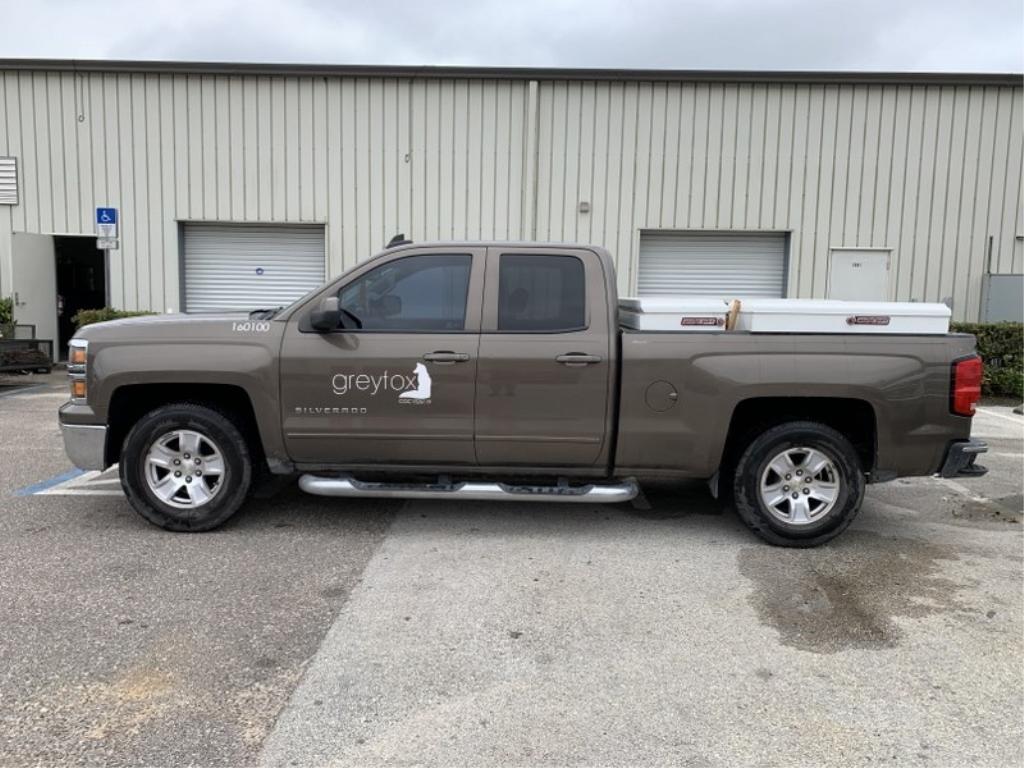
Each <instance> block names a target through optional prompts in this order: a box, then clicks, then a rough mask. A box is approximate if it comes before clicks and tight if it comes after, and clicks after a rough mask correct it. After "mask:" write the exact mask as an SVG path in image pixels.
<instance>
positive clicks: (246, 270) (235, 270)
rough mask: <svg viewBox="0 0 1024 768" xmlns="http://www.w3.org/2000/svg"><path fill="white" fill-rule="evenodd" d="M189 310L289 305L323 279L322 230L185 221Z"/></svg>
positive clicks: (306, 226)
mask: <svg viewBox="0 0 1024 768" xmlns="http://www.w3.org/2000/svg"><path fill="white" fill-rule="evenodd" d="M182 229H183V233H182V234H183V239H184V254H185V263H184V270H185V280H184V282H185V301H184V310H185V311H186V312H215V311H218V310H236V309H237V310H251V309H257V308H262V307H278V306H284V305H286V304H289V303H290V302H292V301H294V300H295V299H297V298H299V297H300V296H302V294H304V293H306V292H307V291H310V290H312V289H313V288H316V287H317V286H318V285H320V284H322V283H323V282H324V278H325V275H326V270H325V264H326V254H325V250H324V228H323V226H321V225H311V224H282V225H271V224H259V225H253V224H205V223H204V224H199V223H195V224H185V225H184V226H183V228H182Z"/></svg>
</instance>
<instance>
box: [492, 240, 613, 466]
mask: <svg viewBox="0 0 1024 768" xmlns="http://www.w3.org/2000/svg"><path fill="white" fill-rule="evenodd" d="M606 291H607V287H606V279H605V275H604V270H603V267H602V264H601V260H600V259H599V258H598V256H597V254H595V253H593V252H592V251H587V250H583V249H579V250H577V249H561V248H548V249H544V248H542V247H536V248H534V247H531V248H505V247H492V248H489V249H488V253H487V277H486V288H485V292H484V314H483V324H482V327H481V335H480V361H479V364H478V370H477V389H476V454H477V461H478V462H479V463H480V464H482V465H490V466H516V465H520V466H528V467H550V466H565V467H587V466H592V465H594V464H598V463H603V462H604V461H605V460H606V457H607V444H606V437H607V431H608V423H609V418H610V409H609V392H610V386H611V383H610V380H611V373H612V371H613V366H614V358H613V351H612V347H611V333H612V330H613V329H612V328H610V327H609V322H610V321H609V313H608V311H607V306H606V304H605V302H606V301H607V297H606Z"/></svg>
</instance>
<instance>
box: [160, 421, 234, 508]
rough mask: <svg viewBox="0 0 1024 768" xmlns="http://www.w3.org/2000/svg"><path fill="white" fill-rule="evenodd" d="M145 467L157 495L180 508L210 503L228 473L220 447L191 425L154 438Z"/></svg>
mask: <svg viewBox="0 0 1024 768" xmlns="http://www.w3.org/2000/svg"><path fill="white" fill-rule="evenodd" d="M144 470H145V475H146V484H147V485H148V486H149V490H150V491H152V493H153V495H154V496H156V497H157V498H158V499H160V501H162V502H163V503H164V504H167V505H169V506H172V507H177V508H178V509H196V508H198V507H202V506H204V505H206V504H209V503H210V501H211V500H212V499H213V498H214V497H215V496H216V495H217V493H218V492H219V491H220V489H221V488H222V487H223V485H224V476H225V473H226V469H225V466H224V455H223V453H221V450H220V447H219V446H218V445H217V444H216V443H215V442H214V441H213V440H211V439H210V438H209V437H207V436H206V435H204V434H202V433H201V432H196V431H195V430H191V429H175V430H173V431H171V432H166V433H164V434H163V435H161V436H160V437H159V438H157V439H156V440H154V441H153V443H152V444H151V445H150V447H149V450H148V451H147V452H146V457H145V464H144Z"/></svg>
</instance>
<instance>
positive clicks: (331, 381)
mask: <svg viewBox="0 0 1024 768" xmlns="http://www.w3.org/2000/svg"><path fill="white" fill-rule="evenodd" d="M483 270H484V250H483V249H473V248H449V249H425V250H424V251H416V252H413V253H409V252H408V251H403V252H400V253H398V254H395V255H394V256H392V257H385V258H384V259H383V260H375V261H374V262H372V263H371V264H368V265H367V266H366V267H364V268H363V269H361V270H359V271H357V272H356V273H354V274H353V276H352V277H351V279H348V280H346V281H345V282H344V283H343V284H341V285H340V287H339V290H338V298H339V304H340V306H341V307H342V308H343V310H344V311H345V319H344V320H343V325H346V326H348V327H346V328H338V329H337V330H335V331H333V332H329V333H317V332H315V331H313V330H312V328H311V327H310V326H309V325H308V314H309V312H310V311H311V310H312V309H314V308H315V307H307V308H305V309H304V310H303V311H302V312H300V313H297V314H296V315H295V316H293V318H292V320H291V321H289V323H288V328H287V330H286V331H285V339H284V345H283V348H282V355H281V399H282V408H283V416H282V423H283V426H284V433H285V440H286V442H287V445H288V450H289V453H290V454H291V456H292V458H293V459H294V460H295V461H297V462H301V463H305V464H317V465H325V466H329V465H351V464H361V463H365V464H419V465H432V466H433V465H460V464H461V465H471V464H474V463H475V461H476V457H475V453H474V446H473V393H474V388H475V385H476V371H477V353H478V346H479V339H480V335H479V334H480V298H481V295H482V292H483ZM360 324H361V327H355V326H356V325H360Z"/></svg>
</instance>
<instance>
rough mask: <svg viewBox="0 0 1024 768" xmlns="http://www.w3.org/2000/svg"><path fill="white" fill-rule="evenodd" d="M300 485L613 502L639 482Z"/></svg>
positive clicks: (426, 495)
mask: <svg viewBox="0 0 1024 768" xmlns="http://www.w3.org/2000/svg"><path fill="white" fill-rule="evenodd" d="M299 487H300V488H301V489H302V490H304V491H305V492H306V493H312V494H314V495H316V496H346V497H362V498H364V499H365V498H371V497H372V498H388V499H447V498H451V499H458V500H462V499H466V500H471V501H562V502H577V503H583V502H585V503H589V504H614V503H616V502H620V501H631V500H632V499H634V498H635V497H636V496H637V494H638V493H640V486H638V485H637V483H636V480H634V479H633V478H627V479H626V480H622V481H620V482H618V483H613V484H609V485H595V484H588V485H575V486H573V485H564V484H559V485H510V484H508V483H494V482H475V481H464V482H459V483H445V482H438V483H374V482H366V481H363V480H356V479H355V478H354V477H351V476H349V475H337V476H334V477H322V476H319V475H303V476H302V477H300V478H299Z"/></svg>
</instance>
